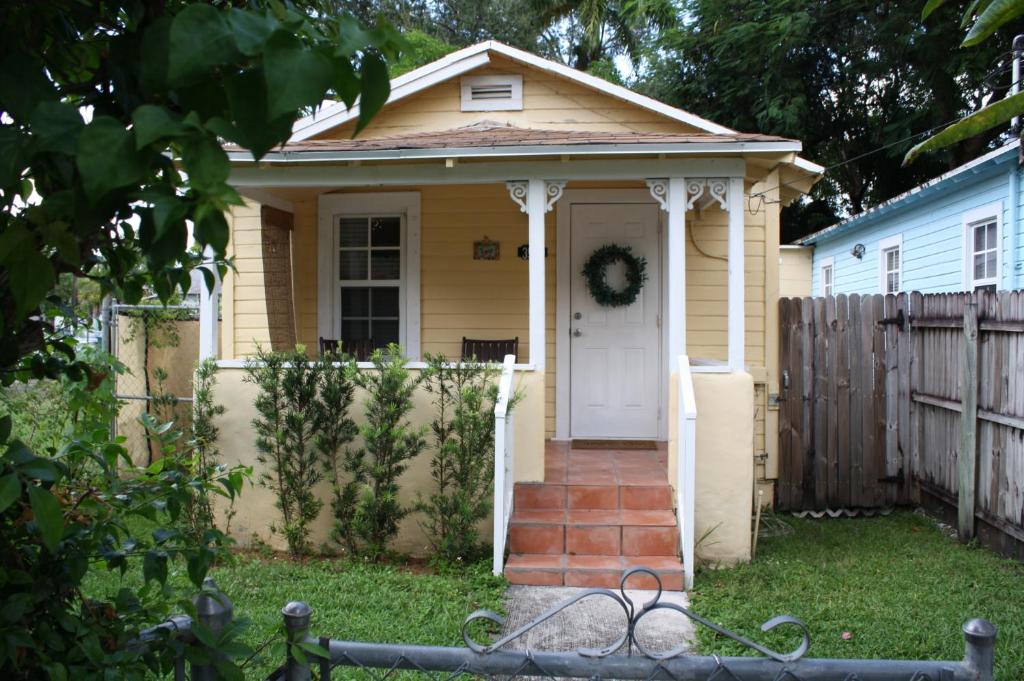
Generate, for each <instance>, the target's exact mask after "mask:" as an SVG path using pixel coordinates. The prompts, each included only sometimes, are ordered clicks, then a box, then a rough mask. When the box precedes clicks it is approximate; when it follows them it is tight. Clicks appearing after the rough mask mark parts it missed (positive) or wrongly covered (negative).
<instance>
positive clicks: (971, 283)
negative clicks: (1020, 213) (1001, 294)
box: [961, 201, 1003, 291]
mask: <svg viewBox="0 0 1024 681" xmlns="http://www.w3.org/2000/svg"><path fill="white" fill-rule="evenodd" d="M992 220H995V223H996V276H995V277H988V278H985V279H975V278H974V228H975V226H977V225H978V224H979V223H982V222H991V221H992ZM961 225H962V233H963V234H962V236H963V250H962V253H963V257H962V263H961V265H962V267H963V289H964V290H965V291H974V290H975V289H976V288H978V287H979V286H992V285H995V287H996V289H998V288H999V287H1000V286H1001V285H1002V281H1003V202H1002V201H996V202H994V203H990V204H987V205H985V206H979V207H978V208H974V209H972V210H969V211H967V212H965V213H964V214H963V215H962V216H961Z"/></svg>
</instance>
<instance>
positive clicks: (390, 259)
mask: <svg viewBox="0 0 1024 681" xmlns="http://www.w3.org/2000/svg"><path fill="white" fill-rule="evenodd" d="M370 260H371V265H370V272H371V277H370V278H371V279H399V278H400V277H401V274H402V257H401V251H397V250H395V251H373V252H372V253H371V254H370Z"/></svg>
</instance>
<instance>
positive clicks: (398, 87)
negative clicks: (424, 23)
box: [290, 40, 736, 142]
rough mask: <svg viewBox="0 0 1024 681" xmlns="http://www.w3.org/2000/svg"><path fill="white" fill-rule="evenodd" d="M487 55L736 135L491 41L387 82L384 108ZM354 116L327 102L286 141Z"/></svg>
mask: <svg viewBox="0 0 1024 681" xmlns="http://www.w3.org/2000/svg"><path fill="white" fill-rule="evenodd" d="M491 52H493V53H494V54H496V55H499V56H501V57H504V58H506V59H510V60H512V61H515V62H519V63H520V64H525V65H526V66H530V67H533V68H535V69H538V70H540V71H543V72H545V73H550V74H554V75H556V76H560V77H562V78H565V79H566V80H570V81H573V82H575V83H579V84H581V85H585V86H587V87H589V88H591V89H593V90H597V91H598V92H603V93H604V94H607V95H610V96H612V97H615V98H616V99H621V100H623V101H626V102H629V103H631V104H634V105H636V106H639V107H641V108H643V109H647V110H649V111H653V112H655V113H659V114H661V115H662V116H665V117H667V118H671V119H673V120H677V121H679V122H680V123H685V124H686V125H690V126H693V127H695V128H697V129H699V130H703V131H705V132H711V133H716V134H719V135H728V134H732V133H735V132H736V131H735V130H732V129H731V128H727V127H725V126H724V125H719V124H717V123H712V122H711V121H709V120H707V119H705V118H701V117H700V116H696V115H694V114H691V113H689V112H686V111H683V110H681V109H677V108H675V107H672V106H669V105H668V104H664V103H662V102H659V101H658V100H656V99H651V98H650V97H646V96H644V95H641V94H637V93H636V92H633V91H632V90H629V89H627V88H624V87H622V86H621V85H614V84H612V83H609V82H608V81H606V80H604V79H603V78H597V77H595V76H591V75H589V74H587V73H584V72H582V71H577V70H576V69H574V68H570V67H568V66H565V65H563V64H559V63H557V62H554V61H551V60H549V59H544V58H542V57H538V56H537V55H535V54H531V53H529V52H526V51H524V50H519V49H516V48H514V47H510V46H508V45H505V44H503V43H499V42H496V41H493V40H488V41H485V42H482V43H477V44H476V45H470V46H469V47H466V48H464V49H461V50H458V51H457V52H452V53H451V54H449V55H448V56H446V57H443V58H441V59H439V60H437V61H435V62H433V63H431V64H427V65H426V66H421V67H420V68H418V69H415V70H413V71H410V72H409V73H406V74H404V75H402V76H399V77H398V78H395V79H394V80H392V81H391V95H390V96H389V97H388V101H387V102H386V104H385V106H387V105H388V104H391V103H393V102H396V101H398V100H400V99H404V98H406V97H408V96H410V95H413V94H415V93H417V92H420V91H422V90H425V89H427V88H429V87H431V86H433V85H436V84H437V83H440V82H443V81H445V80H448V79H449V78H454V77H455V76H459V75H462V74H463V73H466V72H468V71H471V70H473V69H476V68H478V67H480V66H483V65H485V64H488V63H489V62H490V53H491ZM358 117H359V104H358V102H357V103H356V105H355V106H353V107H352V108H351V109H346V108H345V105H344V104H342V103H340V102H331V103H330V104H327V105H325V106H324V107H323V108H321V109H320V111H319V112H317V113H315V114H313V115H312V116H306V117H305V118H301V119H299V120H298V121H296V122H295V125H294V126H292V137H291V140H290V141H292V142H297V141H301V140H305V139H309V138H310V137H313V136H315V135H317V134H319V133H321V132H324V131H325V130H329V129H331V128H334V127H337V126H339V125H344V124H345V123H347V122H349V121H352V120H355V119H356V118H358Z"/></svg>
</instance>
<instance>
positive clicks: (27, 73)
mask: <svg viewBox="0 0 1024 681" xmlns="http://www.w3.org/2000/svg"><path fill="white" fill-rule="evenodd" d="M56 99H57V93H56V91H55V90H54V88H53V84H52V83H51V82H50V81H49V79H48V78H47V77H46V74H45V71H44V69H43V67H42V65H41V64H40V63H39V62H38V61H36V60H35V59H31V58H29V57H27V56H25V55H23V54H19V53H17V52H11V53H9V54H7V55H6V56H5V57H4V58H3V60H0V110H3V111H6V112H7V113H8V114H10V115H11V116H12V117H14V118H15V119H20V120H21V121H26V120H28V118H29V117H30V116H31V115H32V112H33V111H35V110H36V107H38V106H39V103H40V102H42V101H43V100H53V101H55V100H56Z"/></svg>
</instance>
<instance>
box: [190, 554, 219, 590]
mask: <svg viewBox="0 0 1024 681" xmlns="http://www.w3.org/2000/svg"><path fill="white" fill-rule="evenodd" d="M212 563H213V552H212V551H210V550H209V549H206V548H200V549H199V552H198V553H196V554H195V555H192V556H189V559H188V561H187V562H186V567H187V568H188V578H189V581H190V582H192V583H193V584H194V585H196V586H197V587H201V586H202V585H203V580H204V579H205V578H206V573H207V572H208V571H209V570H210V565H211V564H212Z"/></svg>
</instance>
